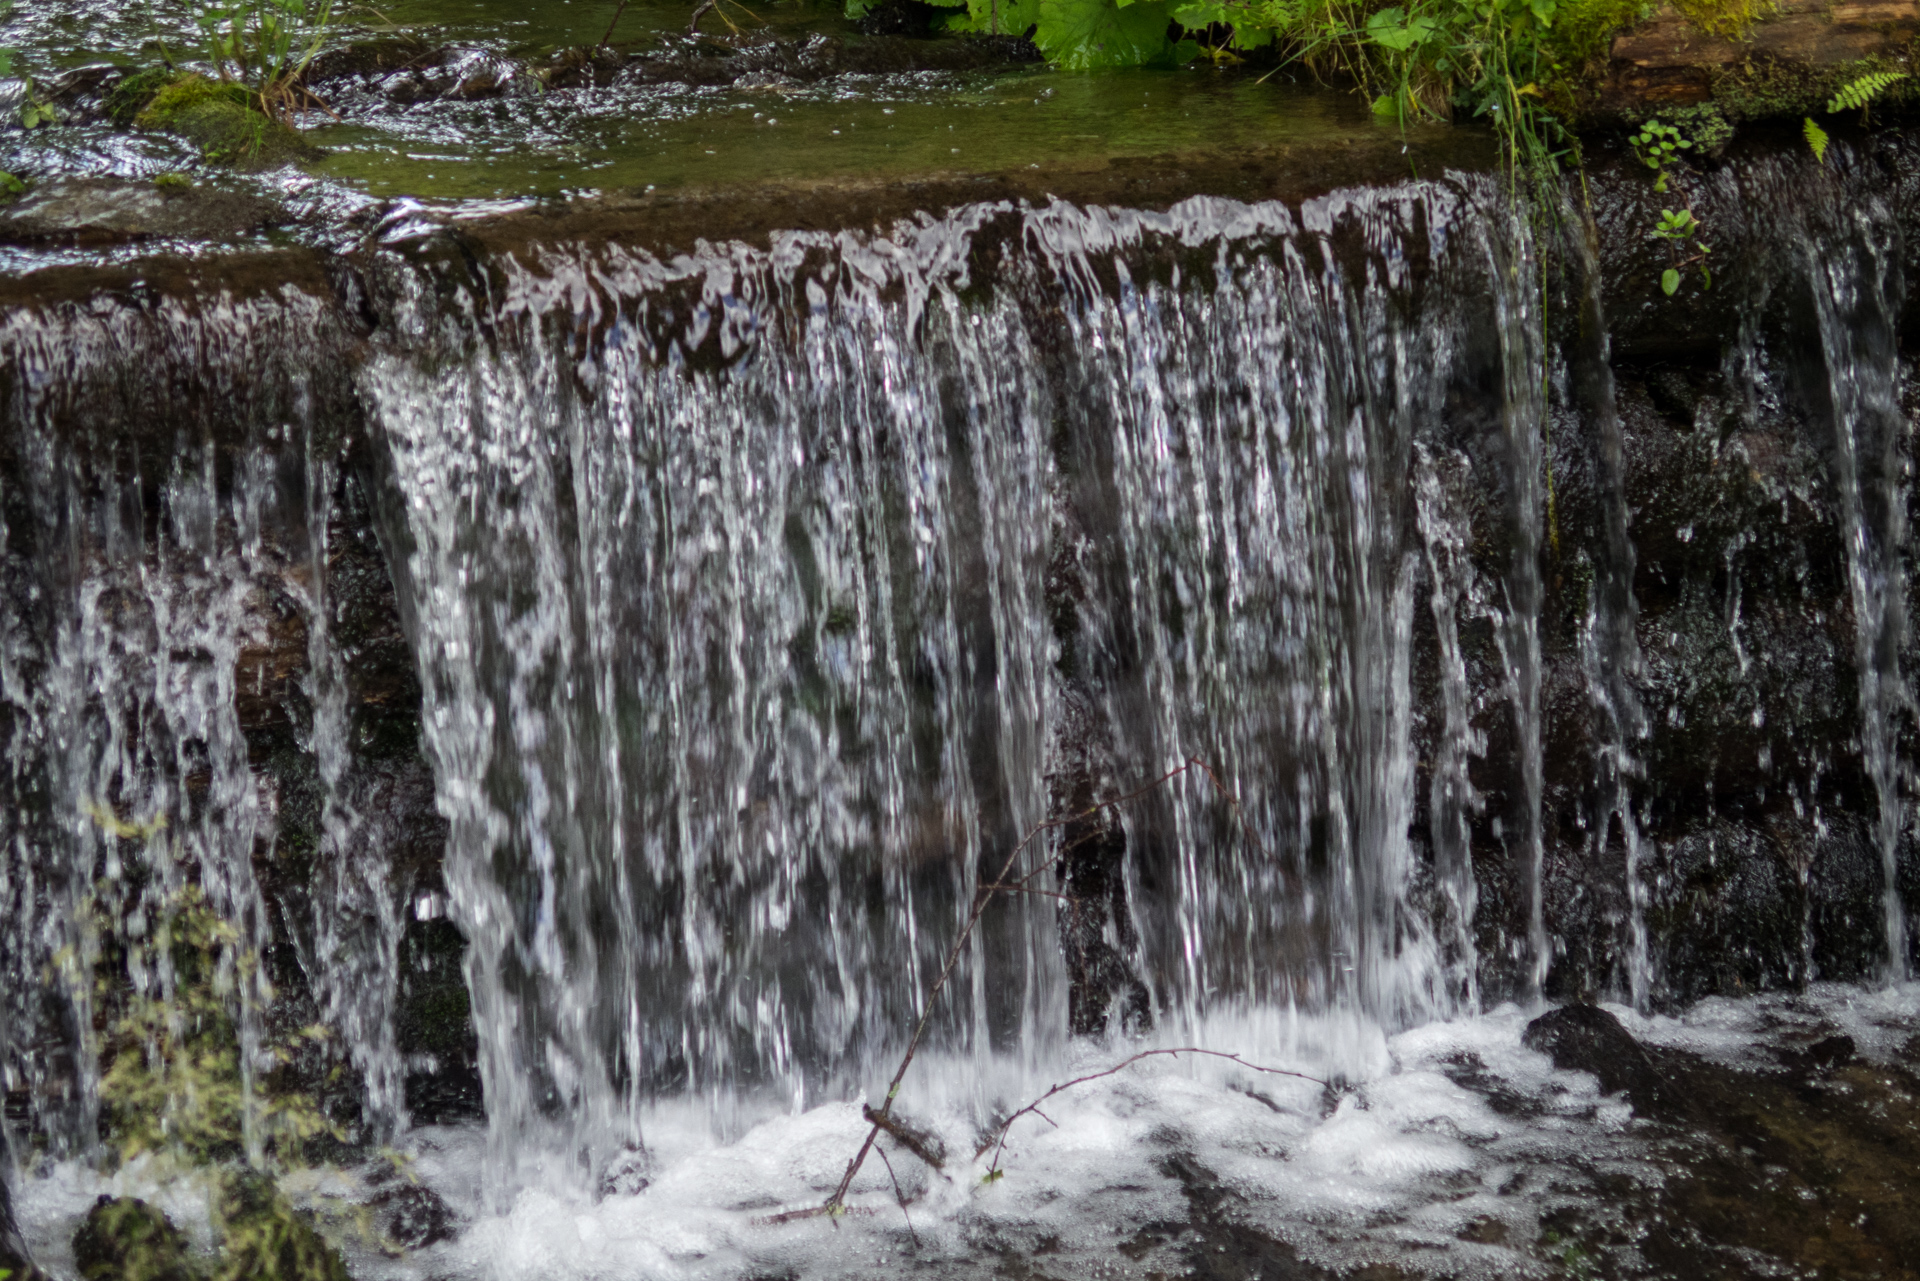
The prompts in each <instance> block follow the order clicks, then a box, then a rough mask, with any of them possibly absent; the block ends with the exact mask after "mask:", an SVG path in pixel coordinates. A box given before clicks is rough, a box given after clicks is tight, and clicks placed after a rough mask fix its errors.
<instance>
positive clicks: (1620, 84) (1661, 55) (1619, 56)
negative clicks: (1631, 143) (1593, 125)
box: [1588, 0, 1920, 119]
mask: <svg viewBox="0 0 1920 1281" xmlns="http://www.w3.org/2000/svg"><path fill="white" fill-rule="evenodd" d="M1917 36H1920V0H1832V2H1831V3H1829V2H1826V0H1780V3H1779V4H1778V5H1776V6H1775V8H1774V9H1773V11H1772V12H1770V13H1768V14H1766V15H1764V16H1762V17H1761V18H1759V19H1758V20H1756V21H1755V22H1754V23H1753V25H1752V26H1750V27H1748V28H1747V29H1746V30H1744V31H1741V32H1738V33H1736V34H1732V35H1722V34H1715V33H1713V32H1710V31H1703V30H1701V29H1700V28H1699V27H1697V26H1695V25H1694V24H1693V23H1692V22H1690V21H1689V20H1688V19H1687V17H1686V16H1685V15H1684V14H1682V13H1681V12H1680V11H1679V10H1678V9H1675V8H1674V7H1673V6H1672V5H1663V6H1661V7H1660V8H1659V9H1658V10H1656V11H1655V12H1654V14H1653V16H1652V17H1651V18H1649V19H1648V20H1647V21H1645V22H1643V23H1640V24H1639V25H1637V26H1634V27H1629V28H1626V29H1625V30H1622V31H1621V32H1619V33H1618V34H1617V35H1615V36H1614V38H1613V41H1612V43H1611V45H1610V47H1609V49H1608V53H1607V62H1606V67H1605V71H1604V73H1603V76H1602V78H1601V79H1600V81H1599V83H1598V85H1597V86H1596V89H1597V92H1596V93H1595V95H1594V97H1593V99H1592V100H1591V110H1590V112H1589V113H1588V114H1589V115H1590V116H1594V117H1599V118H1602V119H1605V118H1615V119H1637V118H1640V117H1643V116H1646V115H1648V114H1650V113H1653V112H1656V111H1659V110H1662V109H1670V108H1673V107H1685V106H1692V105H1694V104H1696V103H1704V102H1708V101H1710V100H1713V99H1715V98H1716V97H1719V96H1722V95H1721V94H1720V93H1719V90H1720V87H1721V86H1723V85H1724V84H1725V83H1726V81H1727V80H1728V78H1729V77H1730V76H1737V75H1740V74H1741V73H1742V72H1743V71H1744V70H1747V69H1751V68H1756V67H1758V68H1761V69H1763V70H1764V72H1765V73H1766V74H1768V75H1770V76H1773V77H1775V78H1778V77H1779V75H1780V74H1781V73H1782V72H1785V73H1787V74H1789V75H1797V76H1799V77H1800V78H1801V79H1802V80H1804V81H1805V82H1806V83H1807V84H1809V85H1813V84H1816V83H1818V82H1820V73H1822V72H1831V71H1832V70H1834V69H1838V68H1843V67H1845V66H1846V65H1847V64H1850V63H1858V62H1860V61H1861V60H1863V59H1867V58H1882V59H1891V60H1894V61H1897V62H1904V61H1905V60H1906V59H1907V58H1908V57H1909V55H1910V51H1911V49H1912V46H1913V42H1914V40H1915V38H1916V37H1917ZM1805 109H1807V108H1806V107H1805V106H1804V105H1795V104H1789V103H1786V102H1784V101H1783V102H1782V104H1781V107H1780V114H1789V113H1791V112H1793V111H1798V110H1805ZM1736 114H1741V115H1752V114H1756V112H1755V111H1754V110H1753V109H1751V108H1748V109H1745V110H1741V111H1739V112H1737V113H1736Z"/></svg>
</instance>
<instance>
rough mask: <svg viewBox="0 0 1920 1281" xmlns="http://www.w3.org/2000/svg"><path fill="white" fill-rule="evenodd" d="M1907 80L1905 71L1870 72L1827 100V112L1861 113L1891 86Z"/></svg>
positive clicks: (1846, 85) (1842, 87)
mask: <svg viewBox="0 0 1920 1281" xmlns="http://www.w3.org/2000/svg"><path fill="white" fill-rule="evenodd" d="M1906 78H1907V73H1906V72H1904V71H1869V72H1868V73H1867V74H1866V75H1864V76H1861V77H1860V78H1859V79H1857V80H1852V81H1849V82H1848V83H1846V84H1844V85H1842V86H1841V87H1840V92H1839V93H1836V94H1834V95H1833V97H1831V98H1829V99H1828V100H1827V111H1828V113H1829V114H1832V113H1833V112H1836V111H1859V110H1861V109H1862V108H1864V107H1865V106H1866V105H1867V104H1868V103H1869V102H1872V101H1873V100H1874V99H1875V98H1877V97H1879V96H1880V95H1881V94H1882V93H1885V92H1886V91H1887V89H1888V87H1889V86H1891V85H1893V84H1895V83H1897V82H1899V81H1901V80H1905V79H1906Z"/></svg>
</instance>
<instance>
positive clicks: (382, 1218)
mask: <svg viewBox="0 0 1920 1281" xmlns="http://www.w3.org/2000/svg"><path fill="white" fill-rule="evenodd" d="M373 1208H374V1210H375V1211H376V1212H377V1213H378V1214H379V1223H380V1231H381V1232H382V1233H383V1234H385V1236H386V1238H387V1240H388V1241H389V1242H390V1243H391V1244H393V1245H396V1246H399V1247H400V1248H401V1249H403V1250H424V1249H426V1248H427V1247H428V1246H430V1245H437V1244H438V1243H439V1242H442V1241H451V1240H452V1239H453V1238H454V1236H455V1235H456V1234H457V1233H458V1232H459V1230H460V1221H459V1218H458V1216H456V1215H455V1214H454V1212H453V1209H452V1207H450V1206H449V1205H448V1204H447V1203H446V1202H445V1201H444V1200H442V1199H441V1197H440V1194H439V1193H437V1192H435V1191H434V1190H433V1189H432V1188H426V1187H422V1186H421V1185H420V1184H418V1183H407V1184H402V1185H401V1186H399V1187H396V1188H388V1189H387V1190H386V1191H384V1192H382V1193H380V1194H379V1195H378V1196H376V1197H374V1198H373Z"/></svg>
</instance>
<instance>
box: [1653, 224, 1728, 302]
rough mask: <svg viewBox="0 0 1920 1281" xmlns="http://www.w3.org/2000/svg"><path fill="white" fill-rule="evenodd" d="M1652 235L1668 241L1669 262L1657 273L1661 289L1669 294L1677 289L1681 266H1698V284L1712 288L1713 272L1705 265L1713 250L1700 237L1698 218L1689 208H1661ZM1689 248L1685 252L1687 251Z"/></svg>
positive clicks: (1669, 295) (1678, 287) (1704, 287)
mask: <svg viewBox="0 0 1920 1281" xmlns="http://www.w3.org/2000/svg"><path fill="white" fill-rule="evenodd" d="M1652 234H1653V236H1654V238H1655V239H1657V240H1664V241H1666V242H1667V252H1668V254H1669V256H1670V258H1671V260H1672V261H1671V262H1670V263H1669V265H1668V266H1667V268H1666V270H1664V271H1662V272H1661V273H1660V290H1661V292H1662V293H1664V294H1666V295H1667V296H1668V297H1669V298H1671V297H1672V296H1673V295H1674V294H1676V293H1678V292H1679V290H1680V269H1681V268H1682V267H1696V266H1697V267H1698V268H1699V269H1700V287H1701V288H1703V289H1711V288H1713V273H1712V272H1711V271H1710V270H1708V268H1707V255H1708V254H1710V253H1712V252H1713V251H1712V250H1711V249H1710V248H1709V247H1708V246H1707V244H1706V242H1705V241H1703V240H1702V239H1701V238H1700V235H1701V227H1700V220H1699V219H1697V218H1695V217H1694V216H1693V210H1691V209H1662V210H1661V211H1660V221H1659V222H1658V223H1657V224H1655V226H1654V229H1653V233H1652ZM1688 250H1691V251H1692V252H1691V253H1690V254H1689V255H1688V256H1686V257H1684V258H1683V257H1682V256H1681V255H1682V254H1683V253H1685V252H1686V251H1688Z"/></svg>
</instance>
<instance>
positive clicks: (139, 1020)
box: [87, 886, 344, 1173]
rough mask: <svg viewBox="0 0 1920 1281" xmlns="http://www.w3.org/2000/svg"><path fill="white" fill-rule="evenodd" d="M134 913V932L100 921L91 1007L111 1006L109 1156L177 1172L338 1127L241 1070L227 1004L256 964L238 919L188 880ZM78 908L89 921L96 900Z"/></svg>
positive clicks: (296, 1144) (104, 1093) (314, 1035)
mask: <svg viewBox="0 0 1920 1281" xmlns="http://www.w3.org/2000/svg"><path fill="white" fill-rule="evenodd" d="M143 915H148V916H150V917H151V920H150V923H149V924H148V926H147V928H145V929H143V930H140V931H138V932H136V931H134V930H132V929H130V928H127V927H125V926H121V925H118V924H116V925H115V926H114V927H112V929H113V934H114V937H113V938H112V940H111V945H110V946H109V948H108V949H107V951H108V952H109V953H110V954H111V957H112V960H111V963H110V964H109V966H108V967H107V968H106V970H105V971H104V972H102V973H100V974H99V975H98V976H97V978H96V980H95V984H96V989H97V992H98V998H99V1003H100V1006H101V1008H102V1009H106V1010H112V1011H114V1013H113V1016H112V1017H111V1019H110V1021H109V1023H108V1026H107V1046H108V1050H107V1054H106V1055H105V1057H106V1059H107V1062H108V1066H107V1069H106V1072H105V1074H104V1075H103V1076H102V1078H101V1082H100V1101H101V1108H102V1111H103V1113H104V1114H105V1119H106V1123H107V1127H108V1132H109V1134H110V1135H111V1136H112V1140H113V1142H114V1144H115V1146H116V1149H117V1150H118V1152H119V1155H120V1158H121V1160H122V1161H131V1160H133V1159H135V1158H137V1157H142V1156H147V1157H152V1158H156V1159H158V1160H160V1161H161V1163H162V1164H163V1166H166V1167H168V1168H169V1169H171V1170H172V1171H174V1172H177V1173H179V1172H190V1171H193V1170H196V1169H200V1168H204V1167H208V1166H213V1165H217V1164H220V1163H223V1162H230V1161H235V1160H240V1161H245V1162H247V1163H252V1162H254V1161H256V1160H262V1161H265V1162H266V1163H267V1164H268V1165H269V1166H271V1167H273V1168H279V1169H287V1168H294V1167H297V1166H299V1165H301V1164H302V1163H303V1160H302V1157H303V1148H304V1146H305V1145H306V1144H308V1143H310V1142H312V1141H313V1140H315V1139H318V1138H322V1137H331V1138H336V1139H338V1138H342V1137H344V1136H343V1135H342V1133H341V1132H340V1130H339V1128H338V1127H337V1126H335V1125H334V1124H333V1122H332V1121H331V1120H329V1119H328V1118H327V1117H326V1115H325V1114H324V1113H323V1112H321V1110H320V1109H319V1108H318V1107H317V1106H316V1105H315V1104H314V1103H313V1101H312V1100H311V1099H310V1098H309V1097H308V1096H307V1095H306V1094H304V1093H300V1092H297V1091H290V1090H289V1091H278V1092H275V1091H268V1090H265V1089H262V1088H259V1086H258V1083H257V1082H256V1081H255V1080H254V1079H253V1077H252V1074H251V1073H249V1072H246V1071H244V1070H243V1064H242V1063H241V1058H240V1055H241V1044H240V1036H239V1027H238V1018H237V1015H238V1007H239V1006H240V1005H241V1004H242V993H243V991H244V990H245V989H246V988H247V987H248V986H249V985H257V983H258V975H257V969H258V965H257V962H256V960H255V958H254V956H253V954H252V953H251V952H248V951H246V950H244V949H243V948H242V947H241V943H240V931H239V929H238V927H237V926H235V925H234V924H233V922H231V921H229V920H227V919H226V918H225V917H223V916H221V915H220V914H219V913H218V912H216V911H214V910H213V909H212V908H211V907H210V906H209V905H208V904H207V902H206V899H205V896H204V895H202V894H201V892H200V891H199V889H198V888H197V887H194V886H185V887H183V888H181V889H178V890H175V891H173V892H172V893H170V894H167V895H165V896H163V897H162V898H161V899H160V900H159V902H158V903H157V904H156V905H153V906H152V907H151V908H150V909H149V910H148V912H146V913H143ZM87 917H88V918H89V919H91V920H93V921H98V920H99V919H100V914H99V912H98V909H96V908H92V907H89V909H88V911H87ZM100 928H106V927H100ZM127 976H149V977H148V979H147V981H146V982H145V983H144V984H142V983H140V982H138V981H137V980H136V981H135V982H134V983H132V984H129V983H128V982H127ZM168 976H170V978H169V977H168ZM269 999H270V996H269ZM116 1007H117V1009H116ZM327 1035H328V1032H327V1029H326V1028H325V1027H323V1026H320V1025H317V1024H316V1025H312V1026H308V1027H303V1028H300V1029H298V1030H296V1031H294V1032H292V1033H291V1034H290V1035H288V1036H286V1037H284V1038H282V1039H281V1040H279V1041H277V1042H275V1043H273V1044H270V1045H268V1046H266V1047H265V1049H266V1054H267V1055H268V1056H269V1057H270V1059H271V1061H272V1062H274V1063H275V1064H277V1065H286V1064H289V1063H291V1062H292V1061H293V1059H294V1057H295V1055H296V1053H297V1052H298V1051H299V1050H300V1049H301V1048H302V1047H303V1046H305V1045H311V1044H314V1043H317V1042H320V1041H324V1040H325V1039H326V1038H327Z"/></svg>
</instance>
